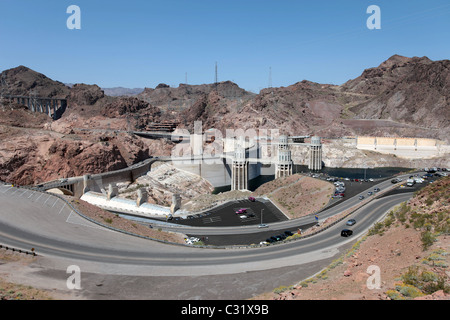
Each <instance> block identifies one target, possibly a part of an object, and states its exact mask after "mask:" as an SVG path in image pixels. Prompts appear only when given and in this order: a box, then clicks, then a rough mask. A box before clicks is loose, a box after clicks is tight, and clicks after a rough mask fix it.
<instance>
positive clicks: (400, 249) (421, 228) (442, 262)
mask: <svg viewBox="0 0 450 320" xmlns="http://www.w3.org/2000/svg"><path fill="white" fill-rule="evenodd" d="M449 191H450V177H445V178H441V179H439V180H438V181H436V182H435V183H433V184H430V185H428V186H427V187H425V188H423V189H422V190H421V191H419V192H417V193H416V195H415V196H414V197H413V198H412V199H411V200H410V201H409V202H408V203H404V204H402V205H399V206H397V207H396V208H394V209H393V210H392V211H390V212H389V213H388V215H387V216H386V218H385V219H384V220H383V221H382V222H379V223H377V224H375V226H374V227H373V228H372V229H371V230H370V231H369V232H368V234H367V235H366V236H365V237H363V238H362V239H361V240H359V241H357V242H356V243H355V244H354V245H353V247H352V248H351V249H350V250H348V251H347V252H345V253H344V254H343V255H342V256H341V257H339V258H338V259H336V260H334V261H333V262H332V263H331V264H330V265H329V266H328V267H326V268H325V269H323V270H322V271H321V272H320V273H318V274H316V275H315V276H313V277H311V278H308V279H299V282H298V283H296V284H292V285H291V286H286V284H283V285H280V287H278V288H274V290H273V292H270V293H266V294H263V295H260V296H258V297H255V298H256V299H276V300H312V299H314V300H316V299H320V300H412V299H420V300H450V277H449V272H448V269H449V265H450V252H449V245H450V203H449V200H450V198H449ZM371 266H372V267H373V266H376V267H379V270H380V280H381V283H380V287H379V288H374V287H371V286H370V285H372V284H373V281H370V279H369V277H370V276H371V275H372V273H373V269H369V267H371ZM368 270H369V271H368ZM370 270H372V271H370ZM368 280H369V281H368ZM368 283H369V285H368Z"/></svg>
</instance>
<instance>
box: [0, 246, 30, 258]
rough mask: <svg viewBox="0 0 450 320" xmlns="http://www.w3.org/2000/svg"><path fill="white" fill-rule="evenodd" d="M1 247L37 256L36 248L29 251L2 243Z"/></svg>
mask: <svg viewBox="0 0 450 320" xmlns="http://www.w3.org/2000/svg"><path fill="white" fill-rule="evenodd" d="M0 249H5V250H7V251H8V250H11V251H13V252H18V253H24V254H27V255H28V254H30V255H32V256H36V252H34V249H32V250H31V251H27V250H22V249H18V248H15V247H11V246H5V245H2V244H0Z"/></svg>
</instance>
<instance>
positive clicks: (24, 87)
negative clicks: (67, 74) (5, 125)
mask: <svg viewBox="0 0 450 320" xmlns="http://www.w3.org/2000/svg"><path fill="white" fill-rule="evenodd" d="M0 80H1V82H0V84H1V87H0V89H1V92H2V94H3V95H23V96H32V95H35V96H36V97H48V98H62V99H65V98H67V96H68V95H69V93H70V88H69V87H68V86H66V85H65V84H64V83H62V82H59V81H55V80H52V79H50V78H48V77H47V76H45V75H44V74H42V73H39V72H36V71H34V70H31V69H30V68H27V67H25V66H18V67H16V68H12V69H8V70H5V71H3V72H2V73H0Z"/></svg>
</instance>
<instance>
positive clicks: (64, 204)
mask: <svg viewBox="0 0 450 320" xmlns="http://www.w3.org/2000/svg"><path fill="white" fill-rule="evenodd" d="M65 207H66V203H64V205H63V206H62V207H61V209H60V210H59V212H58V215H59V214H60V213H61V211H62V209H64V208H65Z"/></svg>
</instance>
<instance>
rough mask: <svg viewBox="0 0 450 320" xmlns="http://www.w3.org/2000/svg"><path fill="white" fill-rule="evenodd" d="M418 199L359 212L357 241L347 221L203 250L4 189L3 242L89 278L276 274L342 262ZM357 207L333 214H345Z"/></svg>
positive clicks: (392, 199)
mask: <svg viewBox="0 0 450 320" xmlns="http://www.w3.org/2000/svg"><path fill="white" fill-rule="evenodd" d="M389 183H390V182H389ZM411 196H412V194H409V193H406V194H405V193H403V194H398V195H392V196H388V197H385V198H382V199H376V200H373V201H372V202H370V203H369V204H367V205H366V206H364V207H363V208H361V209H360V210H357V211H356V212H355V213H354V215H353V217H354V218H355V219H356V220H357V224H356V225H354V226H353V227H352V228H351V229H352V230H353V231H354V235H353V236H352V237H349V238H342V237H341V236H340V230H341V229H342V228H344V227H345V221H343V222H342V223H339V224H337V225H336V226H333V227H331V228H329V229H327V230H326V231H324V232H322V233H320V234H318V235H316V236H313V237H310V238H306V239H302V240H298V241H293V242H289V243H285V244H278V245H274V246H268V247H261V248H252V249H201V248H193V247H187V246H179V245H167V244H161V243H157V242H153V241H149V240H146V239H141V238H138V237H133V236H130V235H125V234H122V233H118V232H113V231H110V230H108V229H104V228H101V227H99V226H97V225H95V224H93V223H90V222H89V221H86V220H84V219H82V218H81V217H79V216H78V215H77V214H75V213H74V212H72V211H71V210H70V209H69V208H68V207H67V206H66V205H65V204H64V203H63V201H61V200H58V198H56V197H53V196H51V195H48V194H43V193H40V192H36V191H33V190H26V189H16V188H11V187H7V186H0V203H2V206H1V208H0V243H1V244H4V245H9V246H13V247H16V248H21V249H24V250H30V249H31V248H34V249H35V250H36V252H37V253H38V254H39V255H42V256H44V257H46V258H47V260H45V259H44V260H45V261H47V263H48V264H49V265H51V266H52V267H54V268H58V267H59V268H61V269H65V268H66V267H67V266H68V265H70V264H76V265H78V266H80V268H81V269H82V270H84V271H88V272H94V273H103V274H127V275H149V276H155V275H158V276H168V275H174V274H176V275H177V276H193V275H216V274H232V273H239V272H243V271H247V272H248V271H256V270H270V269H274V268H280V267H287V266H297V265H302V264H306V263H310V262H313V261H319V260H322V259H326V258H330V257H333V256H335V255H336V254H337V253H339V247H341V246H342V245H344V244H346V243H349V242H352V241H354V240H355V239H356V238H358V237H359V236H361V235H362V234H363V233H364V232H366V231H367V229H368V228H369V227H370V226H371V225H372V224H373V223H374V222H375V221H377V220H378V219H380V218H381V217H382V216H383V215H384V214H385V213H386V212H387V211H388V210H389V209H390V208H392V207H393V206H395V205H397V204H399V203H401V202H403V201H406V200H407V199H409V198H410V197H411ZM352 200H353V199H349V200H347V201H345V202H344V203H343V204H342V206H341V207H340V209H339V206H336V207H333V208H332V209H330V210H344V209H343V208H345V207H347V206H350V205H351V203H352ZM330 214H331V213H330ZM43 263H45V262H43Z"/></svg>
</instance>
